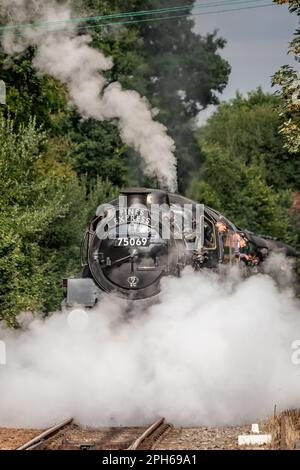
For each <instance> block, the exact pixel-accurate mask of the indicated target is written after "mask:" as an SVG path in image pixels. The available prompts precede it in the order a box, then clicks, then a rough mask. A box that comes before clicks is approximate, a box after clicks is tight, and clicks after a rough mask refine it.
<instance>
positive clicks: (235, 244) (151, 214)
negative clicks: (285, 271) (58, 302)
mask: <svg viewBox="0 0 300 470" xmlns="http://www.w3.org/2000/svg"><path fill="white" fill-rule="evenodd" d="M273 251H275V252H283V253H284V254H285V255H286V256H290V257H296V255H297V253H296V251H295V250H294V249H293V248H292V247H290V246H288V245H286V244H284V243H282V242H280V241H278V240H276V239H274V238H271V237H265V236H258V235H255V234H253V233H252V232H249V231H247V230H240V229H239V228H237V227H236V226H235V225H234V224H233V223H232V222H230V221H229V220H228V219H227V218H226V217H224V216H223V215H222V214H220V213H219V212H218V211H216V210H214V209H212V208H210V207H207V206H204V205H201V204H197V203H196V202H195V201H192V200H190V199H188V198H185V197H183V196H180V195H179V194H173V193H167V192H165V191H161V190H157V189H147V188H129V189H126V190H124V191H123V192H122V193H121V194H120V197H119V198H118V199H115V200H113V201H111V202H110V203H109V204H104V205H102V206H100V207H99V208H98V210H97V212H96V215H95V217H94V218H93V220H92V221H91V223H90V225H89V227H88V229H87V231H86V233H85V237H84V240H83V243H82V249H81V258H82V266H83V272H82V277H80V278H76V279H74V278H72V279H66V280H65V284H64V285H65V287H66V288H67V296H66V305H67V306H68V307H74V306H85V307H92V306H94V305H95V303H96V302H97V301H98V299H99V298H100V297H101V295H102V294H103V292H115V293H117V294H118V295H119V296H121V297H123V298H127V299H130V300H139V299H148V298H150V297H153V296H156V295H157V294H159V290H160V280H161V278H162V276H169V275H175V276H178V275H180V272H181V271H182V270H183V268H184V267H185V266H187V265H191V266H192V267H193V268H194V269H195V270H199V269H203V268H210V269H215V270H218V269H219V268H220V267H221V266H222V265H225V264H232V263H237V262H239V263H241V264H242V265H243V266H246V267H247V269H248V270H250V271H252V272H257V271H259V270H260V269H261V266H262V264H263V262H264V260H265V259H266V258H267V256H268V255H269V253H270V252H273Z"/></svg>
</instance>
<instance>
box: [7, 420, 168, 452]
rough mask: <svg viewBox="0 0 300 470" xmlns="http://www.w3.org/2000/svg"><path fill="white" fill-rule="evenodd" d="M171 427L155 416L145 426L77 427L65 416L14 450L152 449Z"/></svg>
mask: <svg viewBox="0 0 300 470" xmlns="http://www.w3.org/2000/svg"><path fill="white" fill-rule="evenodd" d="M171 428H172V426H171V425H170V424H168V423H166V422H165V419H164V418H159V419H158V420H156V421H155V422H154V423H152V424H151V425H150V426H149V427H147V428H140V427H111V428H99V429H91V428H80V427H79V426H76V425H74V424H73V419H72V418H68V419H66V420H64V421H62V422H60V423H58V424H56V425H55V426H52V427H51V428H49V429H47V430H45V431H43V432H42V433H41V434H38V435H37V436H35V437H34V438H33V439H30V440H29V441H27V442H25V443H24V444H22V445H21V446H19V447H18V448H17V449H16V450H138V449H147V450H150V449H154V448H155V445H156V444H158V442H159V441H160V440H161V438H162V437H163V436H164V435H165V434H166V433H167V432H168V431H169V430H170V429H171Z"/></svg>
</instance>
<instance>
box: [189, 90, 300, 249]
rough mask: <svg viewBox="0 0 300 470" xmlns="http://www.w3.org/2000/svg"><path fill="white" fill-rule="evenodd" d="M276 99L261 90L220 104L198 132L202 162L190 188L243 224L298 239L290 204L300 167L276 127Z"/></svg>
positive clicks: (268, 232) (290, 238)
mask: <svg viewBox="0 0 300 470" xmlns="http://www.w3.org/2000/svg"><path fill="white" fill-rule="evenodd" d="M278 100H279V98H277V97H274V96H273V95H268V94H264V93H263V92H262V91H261V90H260V89H258V90H256V91H255V92H252V93H249V95H248V97H247V98H244V97H242V96H241V95H239V94H237V96H236V97H235V98H234V99H233V100H231V101H230V102H226V103H222V104H221V105H220V106H219V107H218V109H217V111H216V112H215V113H214V114H213V116H211V118H210V119H209V120H208V122H207V124H206V125H205V126H204V127H203V128H201V129H200V130H199V131H198V133H197V137H198V142H199V146H200V147H201V150H202V152H203V154H204V163H203V165H202V167H201V169H200V170H199V171H198V173H197V174H196V176H195V178H194V180H193V182H192V183H191V185H190V188H189V191H188V193H189V196H190V197H194V198H195V199H197V200H199V201H201V202H204V203H206V204H208V205H212V206H213V207H215V208H217V209H219V210H221V211H223V212H224V213H225V214H226V215H227V216H228V217H229V218H232V220H233V221H235V223H236V224H237V225H239V226H240V227H242V228H248V229H250V230H253V231H256V232H258V233H264V234H269V235H272V236H278V237H280V238H283V239H285V240H286V241H287V242H295V240H296V232H295V230H294V228H293V226H292V220H291V216H290V211H289V208H290V206H291V190H294V189H296V188H297V187H299V186H298V185H299V176H300V174H299V171H300V169H299V168H298V167H297V165H296V162H295V161H294V160H293V159H291V158H290V156H289V154H288V152H287V150H285V149H283V138H282V136H281V135H278V132H277V128H278V122H279V118H278V114H277V112H276V105H277V103H278Z"/></svg>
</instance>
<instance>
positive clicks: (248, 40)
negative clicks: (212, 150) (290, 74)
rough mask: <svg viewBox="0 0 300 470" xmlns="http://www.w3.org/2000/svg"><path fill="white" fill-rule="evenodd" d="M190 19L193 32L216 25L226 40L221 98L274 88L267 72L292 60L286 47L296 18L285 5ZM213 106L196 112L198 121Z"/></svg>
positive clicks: (209, 112)
mask: <svg viewBox="0 0 300 470" xmlns="http://www.w3.org/2000/svg"><path fill="white" fill-rule="evenodd" d="M268 3H270V2H268ZM194 19H195V31H196V32H197V33H199V34H202V35H203V34H206V33H208V32H212V31H213V30H216V29H217V30H218V31H219V33H218V34H219V35H220V36H222V37H224V38H225V39H226V40H227V44H226V46H225V48H224V49H223V51H222V52H221V55H222V56H223V57H224V58H225V59H227V60H228V62H229V63H230V65H231V67H232V70H231V75H230V78H229V83H228V85H227V87H226V89H225V90H224V92H223V93H222V96H221V99H222V100H228V99H230V98H233V97H234V95H235V93H236V90H239V91H240V92H242V93H243V94H245V93H247V92H248V91H251V90H254V89H255V88H257V87H258V86H260V85H261V86H262V88H263V90H264V91H274V89H272V88H271V76H272V75H273V74H274V73H275V72H276V70H278V68H279V67H280V66H281V65H283V64H289V63H290V64H295V62H294V60H293V58H292V57H291V56H288V55H287V50H288V43H289V41H291V39H292V36H293V32H294V31H295V29H296V27H297V25H298V19H297V15H295V14H291V13H289V11H288V9H287V7H286V6H279V5H274V6H271V7H266V8H257V9H252V10H242V11H235V12H229V13H221V14H213V15H205V16H195V17H194ZM213 110H214V107H212V106H211V107H209V109H208V110H205V111H204V112H202V113H200V116H199V123H200V124H201V123H203V122H205V120H206V119H207V117H208V115H210V114H211V113H212V112H213Z"/></svg>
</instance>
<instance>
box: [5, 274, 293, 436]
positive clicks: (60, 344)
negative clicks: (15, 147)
mask: <svg viewBox="0 0 300 470" xmlns="http://www.w3.org/2000/svg"><path fill="white" fill-rule="evenodd" d="M299 336H300V315H299V301H298V300H296V299H295V298H294V297H293V295H292V293H291V292H290V291H289V290H283V291H281V290H279V289H278V287H277V286H276V285H275V283H274V281H273V280H272V278H271V277H269V276H268V275H256V276H252V277H250V278H248V279H244V280H242V279H241V278H240V277H239V276H237V275H236V273H233V274H232V275H230V276H229V277H227V278H226V279H225V280H224V279H223V280H221V279H220V277H219V276H218V275H217V274H216V273H213V272H199V273H195V272H192V271H191V270H189V269H187V270H186V271H185V272H184V274H183V276H182V277H181V278H164V279H163V282H162V293H161V297H160V301H159V303H157V304H155V305H152V306H149V307H148V308H147V309H145V308H143V307H140V306H139V303H136V304H134V310H133V311H131V313H130V315H129V314H128V313H126V308H125V306H124V305H123V303H122V301H121V300H120V299H117V298H115V297H114V296H112V295H110V296H106V295H105V296H104V297H103V299H102V301H101V302H100V303H99V305H98V306H97V307H96V308H94V309H93V310H91V311H89V312H84V311H82V310H76V309H75V310H74V311H72V312H71V313H69V314H68V313H56V314H53V315H52V316H51V317H49V318H47V319H41V318H30V317H28V315H24V318H23V331H11V330H8V329H5V328H4V326H2V328H0V339H1V340H2V341H5V344H6V348H7V354H6V355H7V364H6V365H5V366H4V365H3V366H0V376H1V400H0V425H2V426H3V425H6V426H37V427H43V426H49V425H51V424H52V423H54V422H56V421H59V420H62V419H64V418H65V417H66V416H73V417H74V418H75V420H76V422H77V423H81V424H85V425H92V426H103V425H108V426H110V425H120V424H121V425H142V424H146V423H149V422H151V421H153V420H154V419H156V418H157V417H158V416H165V417H166V419H167V420H168V421H170V422H172V423H175V424H179V425H210V424H226V425H228V424H239V423H243V424H245V423H247V422H251V421H252V422H253V420H257V419H258V418H262V417H265V416H268V415H271V414H272V413H273V407H274V405H275V404H277V409H282V408H287V407H293V406H299V400H300V398H299V397H300V394H299V392H300V351H299V350H298V351H297V350H295V347H296V346H297V345H298V349H300V348H299V344H300V343H299V339H300V338H299ZM296 340H298V342H297V341H296ZM295 341H296V342H295Z"/></svg>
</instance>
